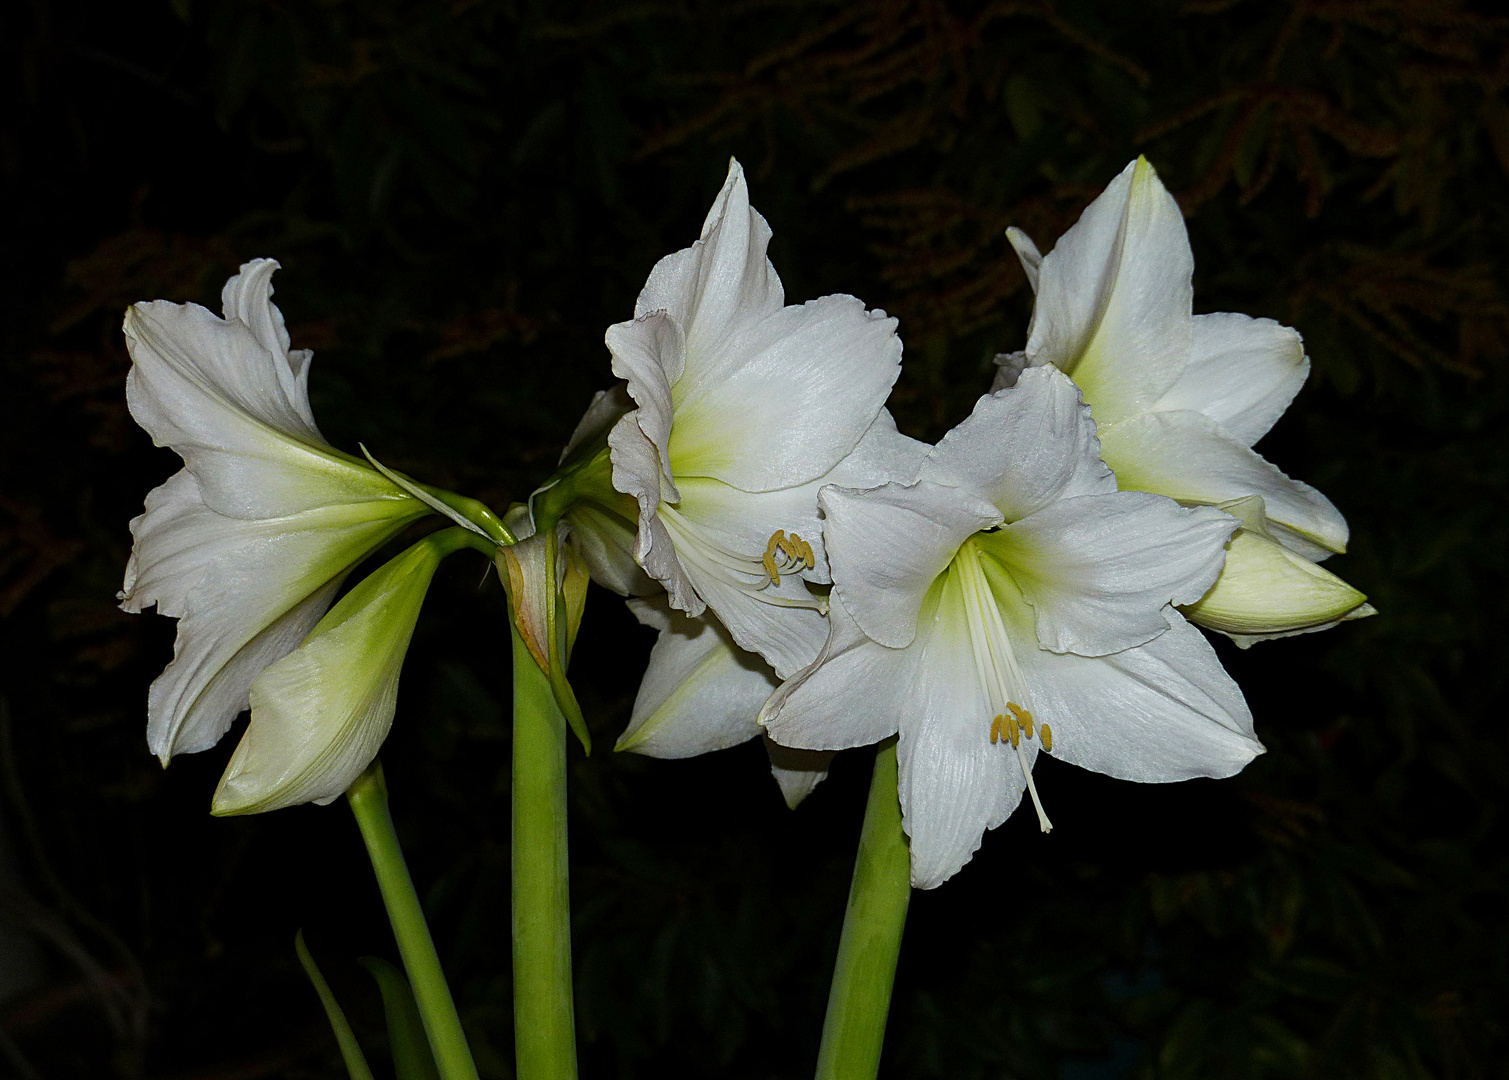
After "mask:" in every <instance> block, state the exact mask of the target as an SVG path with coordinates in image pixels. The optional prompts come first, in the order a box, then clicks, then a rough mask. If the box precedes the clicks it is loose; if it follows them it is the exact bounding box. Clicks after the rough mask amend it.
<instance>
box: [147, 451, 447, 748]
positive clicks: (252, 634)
mask: <svg viewBox="0 0 1509 1080" xmlns="http://www.w3.org/2000/svg"><path fill="white" fill-rule="evenodd" d="M195 490H196V486H195V481H194V478H193V476H192V475H190V474H189V473H188V471H187V470H184V471H183V472H180V473H178V474H176V475H175V476H174V477H173V478H172V479H171V480H169V482H168V483H167V484H164V485H163V486H162V487H160V488H157V489H156V490H154V491H153V492H152V494H151V495H150V496H148V502H147V512H146V513H145V514H143V515H142V516H141V517H139V518H137V519H136V520H135V521H133V522H132V531H133V533H134V534H135V537H136V545H135V548H134V550H133V554H132V564H131V568H130V569H129V570H128V576H127V581H126V589H125V590H124V592H123V594H122V605H121V606H122V607H124V608H125V609H126V610H127V611H140V610H142V609H143V608H144V607H146V606H149V605H151V604H154V603H155V604H157V606H158V610H159V611H161V612H162V613H163V614H166V615H172V616H174V617H176V618H178V619H179V620H180V621H179V624H178V636H177V640H176V642H175V644H174V656H173V660H172V662H171V663H169V664H168V666H167V668H166V669H165V670H164V671H163V673H162V674H161V675H160V676H159V677H158V678H157V679H156V681H154V682H153V683H152V689H151V691H150V692H149V694H148V699H147V700H148V705H147V742H148V745H149V746H150V747H151V748H152V752H153V753H155V754H157V755H158V756H159V757H161V758H162V759H163V760H164V761H166V760H167V758H168V757H170V756H171V755H173V754H177V753H188V752H192V751H197V750H204V749H207V748H209V747H211V746H213V745H214V744H215V743H216V742H217V741H218V740H219V738H220V736H221V735H223V734H225V731H226V729H227V728H229V727H230V724H231V722H232V721H233V720H234V719H235V717H236V714H237V713H238V712H240V711H241V710H242V709H244V708H245V707H246V694H247V689H248V688H249V687H250V686H251V683H252V680H253V679H254V678H256V676H257V675H258V674H259V673H260V672H261V670H262V669H263V668H264V667H266V666H267V665H268V664H270V663H272V662H273V661H274V660H277V659H278V658H280V657H281V656H283V655H284V654H285V653H287V652H288V651H289V650H290V649H292V648H293V647H294V646H295V645H297V644H298V643H299V641H301V640H302V639H303V637H304V635H305V634H306V633H308V632H309V629H310V627H312V626H313V625H314V623H315V622H316V621H317V620H318V619H319V617H320V616H321V615H322V614H324V611H325V608H326V607H327V606H328V605H329V603H330V599H331V597H332V596H333V594H334V591H335V589H336V588H337V587H338V586H339V585H340V582H341V581H342V580H343V579H344V577H345V575H346V573H347V572H348V571H349V570H350V569H351V568H352V567H353V566H354V565H355V564H356V563H358V562H360V561H361V560H362V559H364V558H366V557H367V556H368V555H369V554H371V552H373V551H374V550H376V549H377V548H378V547H379V546H381V545H382V544H383V543H385V542H386V541H387V540H388V539H389V538H391V537H392V536H393V535H394V534H395V533H397V532H398V531H399V530H400V529H402V528H403V527H404V526H405V525H406V524H408V523H409V522H410V521H412V520H414V519H415V518H416V517H418V516H419V514H420V513H422V508H421V507H420V506H419V504H418V503H415V502H413V501H408V502H407V503H406V505H407V506H408V507H410V508H411V509H410V510H409V512H408V513H406V514H403V515H401V516H396V517H395V516H392V515H391V514H389V513H388V511H389V509H390V507H389V504H385V503H357V504H354V505H349V506H332V507H326V508H323V509H320V510H309V511H305V512H304V513H302V514H299V515H296V516H294V517H291V518H281V519H275V520H272V521H244V520H241V519H239V518H228V517H225V516H223V515H221V514H217V513H215V512H214V511H212V510H210V509H208V508H206V507H205V506H204V505H203V503H202V502H198V501H197V500H195V499H193V498H192V496H193V493H194V492H195Z"/></svg>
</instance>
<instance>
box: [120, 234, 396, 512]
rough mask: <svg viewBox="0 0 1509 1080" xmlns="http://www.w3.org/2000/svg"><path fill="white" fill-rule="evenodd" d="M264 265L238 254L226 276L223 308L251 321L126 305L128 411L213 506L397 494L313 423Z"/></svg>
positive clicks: (293, 506) (188, 309) (291, 504)
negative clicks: (175, 456) (238, 263)
mask: <svg viewBox="0 0 1509 1080" xmlns="http://www.w3.org/2000/svg"><path fill="white" fill-rule="evenodd" d="M273 265H274V264H271V263H267V262H263V263H260V264H250V263H249V264H248V268H250V269H248V271H247V273H248V274H250V275H251V276H250V278H247V276H246V275H243V276H242V278H233V279H232V280H231V282H230V283H229V284H227V286H226V295H227V305H228V310H230V311H232V312H238V313H240V314H242V315H245V316H247V317H248V318H251V319H252V320H253V322H252V323H251V324H248V323H246V322H243V321H241V319H240V317H235V318H231V319H228V320H227V319H220V318H217V317H216V316H215V315H213V314H211V313H210V312H208V311H206V310H205V309H204V308H202V307H199V306H198V305H196V304H172V303H168V302H166V301H155V302H153V303H147V304H136V305H134V306H132V307H131V308H130V309H129V310H128V311H127V312H126V320H125V331H126V344H127V347H128V349H129V350H130V353H131V359H132V367H131V371H130V373H129V374H128V375H127V377H126V402H127V405H128V406H129V407H130V410H131V415H132V416H133V417H134V418H135V419H136V421H137V423H139V424H141V426H142V427H143V428H145V429H146V430H147V432H148V433H149V434H150V435H151V436H152V439H153V441H154V442H155V443H156V444H157V445H159V446H171V447H172V448H173V449H174V450H176V451H177V452H178V453H179V454H180V455H181V456H182V457H183V459H184V461H185V462H186V463H187V464H188V467H189V469H190V470H191V471H192V472H193V473H194V475H195V476H196V477H198V479H199V483H200V487H201V490H202V492H203V495H204V498H205V501H206V502H207V503H208V504H209V506H210V507H211V508H212V509H214V510H216V511H218V512H220V513H223V514H228V515H230V516H233V517H275V516H279V515H284V514H293V513H298V512H300V511H302V510H308V509H311V508H313V507H316V506H322V505H327V504H329V503H334V502H352V501H356V500H358V499H394V498H403V497H404V496H403V494H402V492H401V491H399V490H398V489H397V488H395V487H394V486H393V485H392V484H391V483H389V482H388V481H387V480H385V479H384V478H383V477H381V476H380V475H378V474H377V473H375V472H374V471H373V470H371V469H369V468H367V467H366V465H365V464H363V463H361V462H358V461H356V460H354V459H352V458H350V457H349V456H348V455H345V454H341V453H339V452H338V451H335V450H333V449H331V448H330V447H329V445H328V444H326V443H325V441H324V439H323V438H322V437H321V436H320V433H319V431H318V430H317V429H316V428H315V427H314V421H313V419H312V418H311V417H310V415H309V400H308V393H307V387H306V383H307V378H308V358H307V355H305V354H298V355H297V356H295V355H294V354H290V353H287V352H286V351H283V350H282V348H281V344H280V343H281V342H282V341H283V340H285V339H286V334H284V333H283V332H282V317H281V316H279V315H278V314H277V311H276V309H275V308H273V307H272V306H271V304H270V303H269V302H268V301H267V294H268V292H269V291H270V286H269V285H268V283H267V280H266V276H267V274H269V273H271V267H272V266H273ZM269 344H270V345H274V346H278V348H277V349H273V350H270V349H269V348H268V347H267V346H268V345H269Z"/></svg>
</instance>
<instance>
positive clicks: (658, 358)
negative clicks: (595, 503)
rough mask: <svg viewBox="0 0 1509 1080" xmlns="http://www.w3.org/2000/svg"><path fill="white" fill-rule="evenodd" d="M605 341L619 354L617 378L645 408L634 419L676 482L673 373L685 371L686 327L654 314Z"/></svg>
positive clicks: (619, 326) (617, 328) (614, 330)
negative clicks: (683, 331) (672, 457)
mask: <svg viewBox="0 0 1509 1080" xmlns="http://www.w3.org/2000/svg"><path fill="white" fill-rule="evenodd" d="M604 340H605V341H606V342H607V344H608V350H609V352H611V353H612V354H613V374H615V375H617V376H618V377H619V378H620V379H624V380H625V381H626V382H627V387H626V389H627V392H628V394H629V396H630V397H632V398H633V399H634V401H635V403H636V404H638V406H639V408H638V409H637V410H635V411H634V413H633V414H632V415H633V417H634V420H635V422H636V423H637V424H638V425H639V427H640V430H641V431H643V432H644V434H645V438H647V439H648V440H649V441H650V445H652V446H653V447H654V448H655V452H656V456H657V458H658V460H659V462H660V468H661V471H662V472H664V473H665V477H666V479H667V480H671V479H673V476H674V474H673V473H672V472H671V461H670V457H669V454H670V440H671V426H672V423H673V417H672V412H673V410H674V406H673V405H672V402H671V384H672V383H673V382H674V381H675V378H676V377H675V375H673V374H672V372H674V371H679V370H680V368H681V361H682V357H683V355H684V352H685V345H684V342H683V341H682V338H681V328H680V327H679V326H677V325H676V323H675V321H674V320H672V319H671V318H670V317H669V316H667V315H665V314H664V313H663V312H654V313H652V314H649V315H644V316H641V317H640V318H637V319H635V320H634V321H633V322H621V323H615V324H614V325H613V326H610V327H608V332H607V333H606V334H605V335H604ZM619 490H620V491H622V490H623V489H622V488H620V489H619Z"/></svg>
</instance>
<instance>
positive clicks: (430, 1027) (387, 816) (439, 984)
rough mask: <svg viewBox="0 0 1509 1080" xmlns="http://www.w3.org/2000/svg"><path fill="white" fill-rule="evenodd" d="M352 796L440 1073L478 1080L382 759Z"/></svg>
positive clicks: (454, 1078) (348, 793) (364, 775)
mask: <svg viewBox="0 0 1509 1080" xmlns="http://www.w3.org/2000/svg"><path fill="white" fill-rule="evenodd" d="M346 799H347V801H349V802H350V804H351V812H352V813H353V814H355V815H356V824H357V825H358V827H360V829H361V831H362V839H363V840H365V841H366V843H367V854H368V855H369V856H371V859H372V869H373V870H374V871H375V872H376V874H377V887H378V888H379V889H380V890H381V891H382V899H383V904H384V905H386V907H387V909H388V919H389V921H390V922H392V924H393V936H394V938H396V939H397V940H398V954H399V956H401V957H402V958H403V966H404V970H405V971H406V972H408V976H409V983H410V985H411V986H412V987H413V989H414V1000H415V1002H416V1003H417V1004H418V1005H419V1015H420V1017H421V1019H423V1021H424V1033H425V1037H426V1038H428V1039H429V1041H430V1049H431V1050H432V1051H433V1052H434V1054H435V1064H436V1065H437V1066H438V1067H439V1069H440V1075H441V1076H442V1077H444V1080H477V1066H476V1065H475V1064H473V1063H472V1052H471V1049H470V1048H469V1047H468V1046H467V1044H466V1034H465V1032H463V1031H462V1030H461V1017H459V1016H458V1015H457V1014H456V1003H455V1002H454V1001H452V1000H451V990H450V987H449V986H447V985H446V982H445V972H444V971H442V970H441V968H440V957H439V956H438V955H437V954H436V952H435V941H434V939H433V938H431V937H430V928H429V925H428V924H427V923H426V922H425V921H424V909H423V908H421V907H420V906H419V894H418V893H416V892H415V891H414V879H413V878H411V877H409V867H408V864H406V863H405V862H404V859H403V851H402V850H400V848H399V846H398V833H397V832H396V831H395V830H394V828H393V815H392V814H391V813H390V812H389V810H388V785H387V783H386V781H384V780H383V773H382V763H381V762H378V761H373V762H372V764H371V765H369V766H368V767H367V771H366V772H364V773H362V774H361V776H359V777H357V778H356V783H354V784H352V785H351V787H350V788H348V789H347V791H346Z"/></svg>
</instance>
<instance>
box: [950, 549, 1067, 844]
mask: <svg viewBox="0 0 1509 1080" xmlns="http://www.w3.org/2000/svg"><path fill="white" fill-rule="evenodd" d="M954 566H955V567H957V568H958V570H959V584H960V586H961V591H962V593H963V596H964V613H965V617H966V618H967V619H968V621H969V643H970V646H971V648H972V649H973V652H974V660H975V673H976V675H977V676H978V677H979V680H980V685H981V686H983V687H985V692H986V694H987V696H988V697H989V698H990V711H991V713H992V714H993V716H994V718H993V719H992V720H991V722H990V742H991V745H997V744H999V745H1002V746H1004V745H1006V744H1008V743H1009V744H1010V745H1011V748H1012V749H1013V750H1015V751H1016V756H1017V763H1018V764H1019V765H1021V768H1022V776H1023V777H1025V778H1026V781H1027V792H1028V794H1029V795H1031V796H1032V806H1033V809H1035V810H1036V811H1037V823H1038V827H1039V828H1041V829H1042V830H1043V832H1052V831H1053V823H1052V822H1051V821H1049V820H1048V815H1047V814H1046V813H1045V812H1044V811H1043V803H1042V800H1041V799H1039V798H1038V794H1037V785H1036V784H1034V783H1033V782H1032V768H1031V766H1030V765H1028V763H1027V750H1026V748H1025V747H1023V746H1022V740H1023V739H1024V738H1025V739H1026V740H1027V741H1028V742H1030V741H1031V740H1032V738H1033V737H1034V735H1036V734H1038V733H1040V734H1041V736H1042V746H1043V749H1045V750H1050V749H1052V748H1053V732H1052V730H1051V729H1050V728H1049V727H1048V725H1047V724H1041V725H1039V724H1035V723H1034V721H1033V718H1032V713H1031V711H1029V708H1028V706H1029V705H1031V697H1030V695H1029V694H1028V692H1027V680H1026V679H1024V678H1023V677H1022V669H1021V666H1020V665H1019V664H1018V663H1017V659H1016V652H1015V651H1014V650H1013V649H1012V647H1011V635H1010V634H1008V633H1007V632H1006V624H1005V622H1004V621H1003V620H1002V619H1001V608H1000V605H999V604H998V603H997V602H996V597H995V591H994V590H993V589H992V588H991V587H990V582H989V581H988V580H987V579H986V577H985V571H984V570H983V569H982V568H981V567H980V556H979V552H978V551H977V550H976V548H975V544H974V541H973V540H966V541H965V542H964V545H963V546H962V547H960V548H959V552H958V554H957V555H955V556H954Z"/></svg>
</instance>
